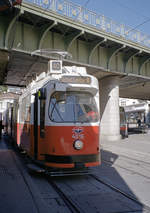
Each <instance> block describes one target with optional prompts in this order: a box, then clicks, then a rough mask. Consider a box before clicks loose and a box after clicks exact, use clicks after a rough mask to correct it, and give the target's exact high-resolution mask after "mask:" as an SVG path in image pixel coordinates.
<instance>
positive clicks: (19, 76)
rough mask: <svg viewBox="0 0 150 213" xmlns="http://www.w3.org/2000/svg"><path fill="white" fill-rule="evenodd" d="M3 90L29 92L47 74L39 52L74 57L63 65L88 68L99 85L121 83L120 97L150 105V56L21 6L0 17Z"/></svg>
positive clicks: (44, 59) (142, 49) (120, 40)
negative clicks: (53, 51) (34, 80)
mask: <svg viewBox="0 0 150 213" xmlns="http://www.w3.org/2000/svg"><path fill="white" fill-rule="evenodd" d="M0 33H1V39H0V84H5V85H14V86H20V87H24V86H26V85H27V84H28V83H29V82H30V81H31V79H32V78H34V77H35V76H36V75H37V74H40V73H41V72H43V71H47V61H48V60H49V59H48V58H47V57H44V56H43V57H42V56H37V55H31V53H32V52H33V51H35V50H37V49H61V50H64V51H68V52H69V53H71V54H72V56H73V57H72V59H68V60H67V59H66V60H64V65H76V66H85V67H86V68H87V72H88V73H89V74H92V75H94V76H96V77H97V78H98V79H99V80H102V79H103V78H107V77H108V76H119V77H120V97H127V98H138V99H149V100H150V93H149V91H150V62H149V60H150V50H149V48H146V47H144V46H141V45H139V44H137V43H134V42H131V41H126V40H125V39H123V38H121V37H120V36H116V35H112V34H108V33H106V32H104V31H100V30H97V29H95V28H93V27H89V26H88V25H82V24H81V23H79V22H76V23H75V22H74V21H73V20H71V19H68V18H66V17H64V16H60V15H57V14H56V13H54V12H51V13H50V12H47V11H43V13H42V10H41V9H39V8H36V7H32V6H31V5H30V6H29V5H28V4H22V6H21V9H20V8H13V10H11V11H9V10H7V11H3V12H1V13H0Z"/></svg>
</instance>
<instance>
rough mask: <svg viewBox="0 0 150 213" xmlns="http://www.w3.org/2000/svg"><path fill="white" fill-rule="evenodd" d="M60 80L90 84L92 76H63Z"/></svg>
mask: <svg viewBox="0 0 150 213" xmlns="http://www.w3.org/2000/svg"><path fill="white" fill-rule="evenodd" d="M60 81H61V82H62V83H71V84H90V83H91V78H90V77H88V76H63V77H62V78H61V79H60Z"/></svg>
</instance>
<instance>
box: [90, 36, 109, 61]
mask: <svg viewBox="0 0 150 213" xmlns="http://www.w3.org/2000/svg"><path fill="white" fill-rule="evenodd" d="M106 41H107V39H106V38H103V39H101V40H98V41H94V42H92V43H91V44H90V48H89V49H90V50H89V60H88V61H89V64H90V63H91V59H92V55H93V53H94V51H95V50H96V48H97V47H98V46H100V45H101V44H102V43H105V42H106Z"/></svg>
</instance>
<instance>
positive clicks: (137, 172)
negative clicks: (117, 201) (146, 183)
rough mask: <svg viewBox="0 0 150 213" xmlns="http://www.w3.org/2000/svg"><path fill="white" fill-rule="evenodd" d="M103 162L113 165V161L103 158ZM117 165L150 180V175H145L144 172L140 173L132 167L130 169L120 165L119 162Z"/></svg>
mask: <svg viewBox="0 0 150 213" xmlns="http://www.w3.org/2000/svg"><path fill="white" fill-rule="evenodd" d="M103 162H104V163H106V164H109V165H112V163H111V162H110V161H106V160H103ZM115 166H116V167H119V168H121V169H124V170H126V171H129V172H132V173H133V172H134V174H137V175H140V176H142V177H144V178H146V179H148V180H150V177H148V176H146V175H143V174H142V173H140V172H137V171H133V170H132V169H128V168H126V167H123V166H120V165H119V164H115Z"/></svg>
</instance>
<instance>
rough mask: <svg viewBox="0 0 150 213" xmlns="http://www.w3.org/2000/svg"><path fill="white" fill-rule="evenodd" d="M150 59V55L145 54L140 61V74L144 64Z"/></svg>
mask: <svg viewBox="0 0 150 213" xmlns="http://www.w3.org/2000/svg"><path fill="white" fill-rule="evenodd" d="M149 60H150V56H149V55H147V56H143V57H142V59H141V60H140V63H139V70H138V74H139V75H141V73H142V68H143V66H144V65H145V64H146V63H147V62H148V61H149Z"/></svg>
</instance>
